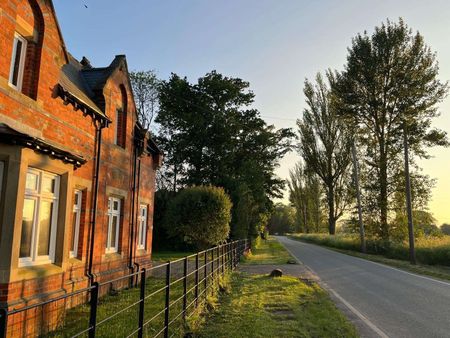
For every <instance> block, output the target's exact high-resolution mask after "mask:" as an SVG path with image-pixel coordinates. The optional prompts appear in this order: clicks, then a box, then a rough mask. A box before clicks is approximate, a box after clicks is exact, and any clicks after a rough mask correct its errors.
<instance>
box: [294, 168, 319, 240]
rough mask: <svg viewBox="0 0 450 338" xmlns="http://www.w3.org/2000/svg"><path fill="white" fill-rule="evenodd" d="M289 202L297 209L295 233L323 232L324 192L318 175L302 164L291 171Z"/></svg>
mask: <svg viewBox="0 0 450 338" xmlns="http://www.w3.org/2000/svg"><path fill="white" fill-rule="evenodd" d="M289 176H290V180H289V181H288V187H289V201H290V202H291V205H292V206H293V207H294V208H295V211H296V212H295V218H294V222H295V224H294V231H295V232H306V233H309V232H321V231H322V230H323V228H324V226H323V220H324V218H325V217H324V215H323V210H322V206H321V202H322V199H323V192H322V188H321V185H320V182H319V179H318V177H317V175H316V174H314V173H313V172H311V171H310V170H305V168H304V167H303V165H302V164H301V163H298V164H296V166H295V167H294V169H292V170H290V171H289Z"/></svg>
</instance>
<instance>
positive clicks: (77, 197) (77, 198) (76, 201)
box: [73, 191, 80, 206]
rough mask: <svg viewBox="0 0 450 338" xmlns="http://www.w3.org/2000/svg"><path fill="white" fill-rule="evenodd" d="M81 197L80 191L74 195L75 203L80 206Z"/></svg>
mask: <svg viewBox="0 0 450 338" xmlns="http://www.w3.org/2000/svg"><path fill="white" fill-rule="evenodd" d="M79 197H80V193H79V192H78V191H76V192H75V196H74V200H73V204H74V205H76V206H78V203H80V202H79Z"/></svg>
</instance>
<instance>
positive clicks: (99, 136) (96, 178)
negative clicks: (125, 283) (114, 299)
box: [87, 121, 105, 285]
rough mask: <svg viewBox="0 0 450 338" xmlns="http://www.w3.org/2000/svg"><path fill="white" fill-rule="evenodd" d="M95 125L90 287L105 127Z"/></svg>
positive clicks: (92, 276) (89, 268)
mask: <svg viewBox="0 0 450 338" xmlns="http://www.w3.org/2000/svg"><path fill="white" fill-rule="evenodd" d="M94 124H95V143H96V151H95V169H94V177H93V186H94V187H93V192H92V200H91V203H92V212H91V222H90V223H91V224H90V230H91V233H90V243H89V244H90V246H89V263H88V272H87V276H88V278H89V282H90V284H91V285H92V283H93V282H94V275H93V274H92V263H93V260H94V243H95V225H96V221H97V200H98V185H99V172H100V150H101V145H102V129H103V128H104V127H105V125H104V124H103V123H102V122H100V121H94Z"/></svg>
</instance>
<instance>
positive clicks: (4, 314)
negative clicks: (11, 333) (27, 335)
mask: <svg viewBox="0 0 450 338" xmlns="http://www.w3.org/2000/svg"><path fill="white" fill-rule="evenodd" d="M7 324H8V310H7V309H0V337H1V338H6V326H7Z"/></svg>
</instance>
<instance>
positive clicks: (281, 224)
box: [267, 203, 295, 234]
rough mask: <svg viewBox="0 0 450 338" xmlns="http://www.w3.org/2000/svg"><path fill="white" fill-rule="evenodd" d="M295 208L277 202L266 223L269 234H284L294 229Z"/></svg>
mask: <svg viewBox="0 0 450 338" xmlns="http://www.w3.org/2000/svg"><path fill="white" fill-rule="evenodd" d="M294 214H295V209H294V208H292V207H290V206H288V205H284V204H282V203H278V204H276V205H275V207H274V208H273V211H272V213H271V215H270V218H269V223H268V225H267V227H268V230H269V232H270V233H271V234H276V233H278V234H285V233H288V232H292V231H293V230H294Z"/></svg>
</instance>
